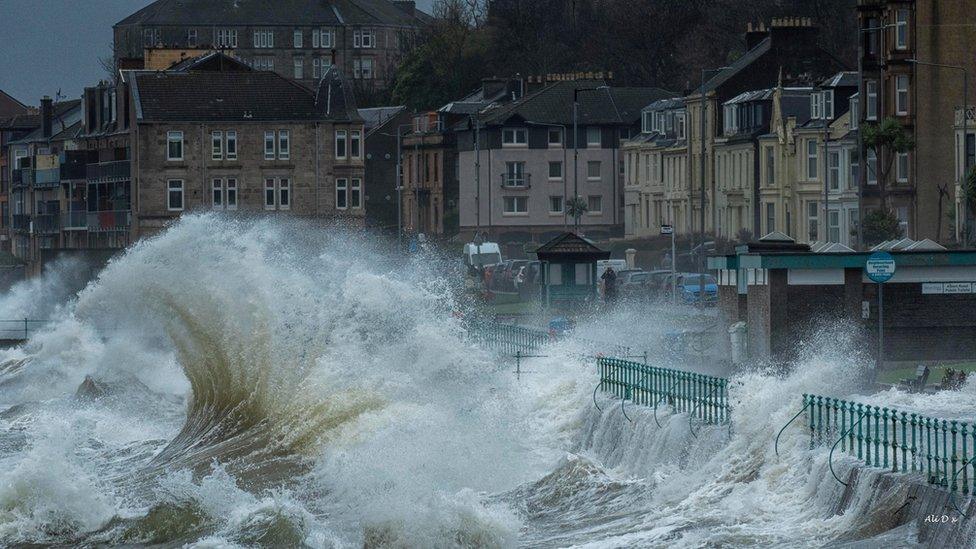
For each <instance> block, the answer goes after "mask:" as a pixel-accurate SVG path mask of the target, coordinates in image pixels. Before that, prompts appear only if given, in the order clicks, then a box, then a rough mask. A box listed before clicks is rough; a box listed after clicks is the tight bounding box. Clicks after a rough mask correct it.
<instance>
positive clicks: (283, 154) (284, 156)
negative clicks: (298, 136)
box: [278, 130, 291, 160]
mask: <svg viewBox="0 0 976 549" xmlns="http://www.w3.org/2000/svg"><path fill="white" fill-rule="evenodd" d="M290 158H291V132H290V131H288V130H278V160H289V159H290Z"/></svg>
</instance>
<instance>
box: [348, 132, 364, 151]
mask: <svg viewBox="0 0 976 549" xmlns="http://www.w3.org/2000/svg"><path fill="white" fill-rule="evenodd" d="M362 135H363V134H362V131H360V130H352V131H351V132H349V156H350V158H362V157H363V149H362V142H363V138H362Z"/></svg>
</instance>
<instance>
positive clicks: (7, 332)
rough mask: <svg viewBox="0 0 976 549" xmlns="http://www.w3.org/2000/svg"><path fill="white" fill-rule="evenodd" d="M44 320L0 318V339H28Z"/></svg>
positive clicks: (44, 322)
mask: <svg viewBox="0 0 976 549" xmlns="http://www.w3.org/2000/svg"><path fill="white" fill-rule="evenodd" d="M44 324H47V321H46V320H31V319H29V318H19V319H0V339H2V340H8V341H23V340H27V339H30V336H31V334H33V333H34V332H36V331H37V330H38V329H40V328H41V326H43V325H44Z"/></svg>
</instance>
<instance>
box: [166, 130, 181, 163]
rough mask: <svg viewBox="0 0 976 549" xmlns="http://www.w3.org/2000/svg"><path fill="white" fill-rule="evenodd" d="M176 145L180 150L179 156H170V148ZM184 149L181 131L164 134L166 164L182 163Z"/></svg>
mask: <svg viewBox="0 0 976 549" xmlns="http://www.w3.org/2000/svg"><path fill="white" fill-rule="evenodd" d="M173 145H176V146H178V147H179V149H180V151H179V152H180V154H179V156H173V155H172V152H173V150H172V147H173ZM184 148H185V142H184V137H183V131H182V130H170V131H167V132H166V161H167V162H182V161H183V159H184V156H185V155H184V152H185V151H184Z"/></svg>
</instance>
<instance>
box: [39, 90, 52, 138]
mask: <svg viewBox="0 0 976 549" xmlns="http://www.w3.org/2000/svg"><path fill="white" fill-rule="evenodd" d="M53 119H54V103H53V101H51V98H50V97H49V96H47V95H45V96H44V97H42V98H41V130H42V132H43V134H44V137H51V135H52V133H53V129H54V120H53Z"/></svg>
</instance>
